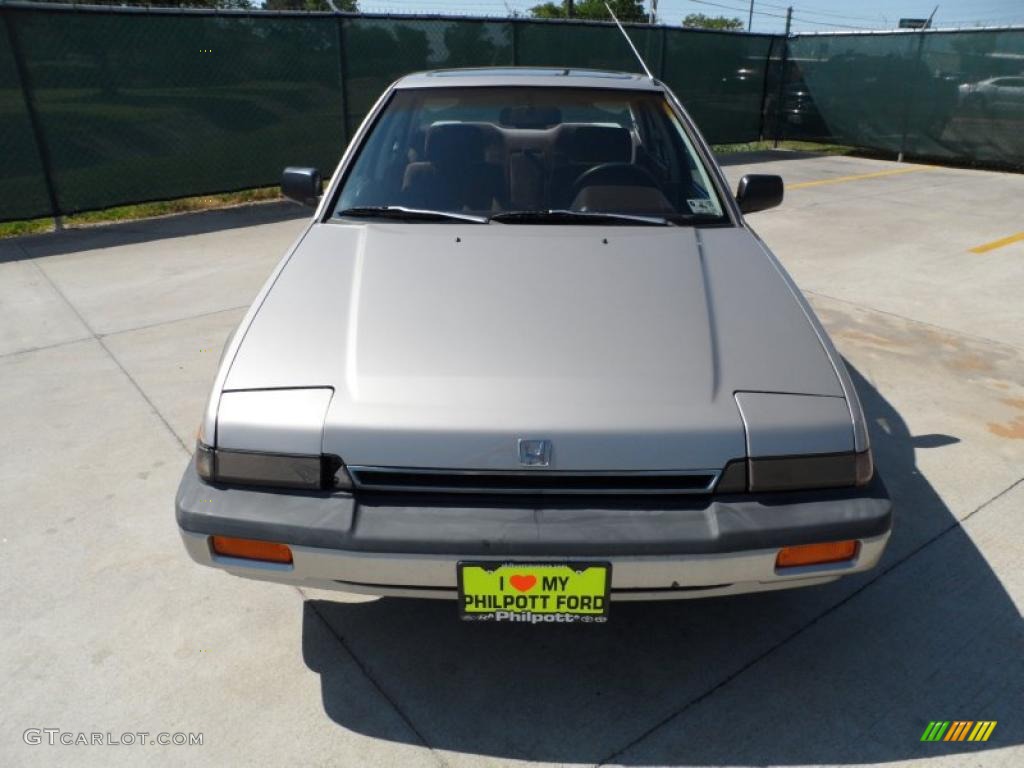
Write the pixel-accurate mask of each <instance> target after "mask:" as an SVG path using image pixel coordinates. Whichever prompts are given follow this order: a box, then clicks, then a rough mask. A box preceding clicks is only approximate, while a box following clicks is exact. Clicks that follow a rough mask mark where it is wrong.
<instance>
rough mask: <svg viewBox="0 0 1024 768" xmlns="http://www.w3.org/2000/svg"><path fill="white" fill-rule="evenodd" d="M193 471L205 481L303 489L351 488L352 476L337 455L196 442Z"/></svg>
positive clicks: (342, 489) (340, 489) (341, 489)
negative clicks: (224, 447) (234, 448)
mask: <svg viewBox="0 0 1024 768" xmlns="http://www.w3.org/2000/svg"><path fill="white" fill-rule="evenodd" d="M195 462H196V472H198V473H199V476H200V477H201V478H203V480H205V481H206V482H208V483H227V484H236V485H255V486H266V487H271V488H301V489H305V490H326V491H332V490H336V491H344V490H351V488H352V478H351V477H350V476H349V474H348V470H347V469H346V468H345V465H344V463H343V462H342V461H341V459H339V458H338V457H337V456H327V455H322V456H299V455H295V454H287V453H264V452H257V451H226V450H222V449H221V450H218V449H216V448H211V447H210V446H208V445H204V444H203V443H197V444H196V455H195Z"/></svg>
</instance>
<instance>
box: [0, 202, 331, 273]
mask: <svg viewBox="0 0 1024 768" xmlns="http://www.w3.org/2000/svg"><path fill="white" fill-rule="evenodd" d="M312 215H313V212H312V209H310V208H307V207H305V206H302V205H296V204H295V203H292V202H288V201H273V202H265V203H251V204H244V205H235V206H230V207H226V208H214V209H210V210H206V211H194V212H186V213H178V214H172V215H168V216H156V217H153V218H148V219H137V220H134V221H120V222H112V223H110V224H97V225H90V226H84V227H73V228H70V229H63V230H61V231H59V232H46V233H43V234H38V235H26V236H23V237H17V238H12V239H11V240H7V241H0V264H2V263H4V262H8V261H21V260H23V259H35V258H40V257H43V256H58V255H63V254H69V253H78V252H79V251H91V250H95V249H98V248H115V247H118V246H124V245H135V244H136V243H150V242H153V241H156V240H164V239H166V238H173V237H188V236H190V235H203V234H208V233H210V232H221V231H224V230H228V229H236V228H238V227H252V226H256V225H259V224H273V223H275V222H279V221H288V220H291V219H300V218H306V219H308V218H309V217H310V216H312Z"/></svg>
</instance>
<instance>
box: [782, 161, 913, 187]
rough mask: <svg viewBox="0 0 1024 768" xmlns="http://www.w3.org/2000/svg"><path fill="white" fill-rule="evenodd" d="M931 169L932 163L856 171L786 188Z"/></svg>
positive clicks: (816, 185)
mask: <svg viewBox="0 0 1024 768" xmlns="http://www.w3.org/2000/svg"><path fill="white" fill-rule="evenodd" d="M931 170H933V166H931V165H915V166H913V167H911V168H893V169H891V170H888V171H875V172H874V173H855V174H854V175H852V176H833V177H832V178H831V179H818V180H817V181H800V182H797V183H796V184H787V185H786V189H806V188H807V187H820V186H822V185H824V184H840V183H842V182H844V181H860V180H861V179H878V178H881V177H882V176H898V175H900V174H903V173H919V172H920V171H931Z"/></svg>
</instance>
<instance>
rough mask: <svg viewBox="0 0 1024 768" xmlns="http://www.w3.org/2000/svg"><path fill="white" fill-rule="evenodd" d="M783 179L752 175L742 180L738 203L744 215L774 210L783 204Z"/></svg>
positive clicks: (737, 196) (737, 195)
mask: <svg viewBox="0 0 1024 768" xmlns="http://www.w3.org/2000/svg"><path fill="white" fill-rule="evenodd" d="M782 194H783V192H782V177H781V176H767V175H764V174H760V173H751V174H748V175H746V176H744V177H743V178H742V179H740V184H739V186H738V187H737V188H736V202H737V203H739V205H740V210H741V211H743V212H744V213H753V212H754V211H763V210H765V209H766V208H774V207H775V206H777V205H779V204H780V203H781V202H782Z"/></svg>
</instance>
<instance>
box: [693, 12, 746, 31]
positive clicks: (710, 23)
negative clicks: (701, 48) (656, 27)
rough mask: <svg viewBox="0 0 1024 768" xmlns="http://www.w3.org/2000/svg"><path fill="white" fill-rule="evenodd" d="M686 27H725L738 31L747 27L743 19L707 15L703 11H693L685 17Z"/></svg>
mask: <svg viewBox="0 0 1024 768" xmlns="http://www.w3.org/2000/svg"><path fill="white" fill-rule="evenodd" d="M683 26H684V27H696V28H699V29H724V30H729V31H738V30H741V29H743V28H744V27H746V24H744V23H743V20H742V19H737V18H735V17H733V18H731V19H730V18H729V17H728V16H705V15H704V14H703V13H691V14H689V15H688V16H687V17H686V18H685V19H683Z"/></svg>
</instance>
